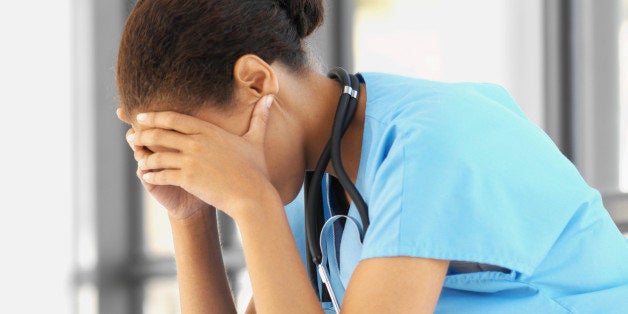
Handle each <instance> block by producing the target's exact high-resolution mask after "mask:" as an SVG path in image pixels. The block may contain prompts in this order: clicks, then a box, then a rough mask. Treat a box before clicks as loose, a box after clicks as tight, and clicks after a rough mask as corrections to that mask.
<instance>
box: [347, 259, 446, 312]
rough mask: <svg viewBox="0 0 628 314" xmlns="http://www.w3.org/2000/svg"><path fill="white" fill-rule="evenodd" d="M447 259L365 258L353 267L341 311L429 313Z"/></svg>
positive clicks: (437, 295)
mask: <svg viewBox="0 0 628 314" xmlns="http://www.w3.org/2000/svg"><path fill="white" fill-rule="evenodd" d="M448 266H449V261H445V260H435V259H426V258H417V257H403V256H398V257H385V258H374V259H367V260H364V261H362V262H360V263H359V264H358V266H357V267H356V269H355V271H354V273H353V276H352V277H351V281H350V282H349V287H348V288H347V291H346V293H345V298H344V302H343V306H342V312H343V313H433V312H434V308H435V307H436V302H437V301H438V297H439V295H440V292H441V290H442V286H443V282H444V280H445V275H446V273H447V267H448Z"/></svg>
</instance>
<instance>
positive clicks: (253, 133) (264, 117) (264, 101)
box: [244, 95, 275, 145]
mask: <svg viewBox="0 0 628 314" xmlns="http://www.w3.org/2000/svg"><path fill="white" fill-rule="evenodd" d="M274 99H275V96H273V95H266V96H264V97H262V98H260V100H258V101H257V103H256V104H255V108H253V116H252V117H251V124H250V125H249V130H248V131H247V132H246V134H244V137H245V138H246V139H248V140H249V141H251V142H254V143H256V144H259V145H261V144H263V143H264V137H265V135H266V124H267V122H268V115H269V113H270V106H271V105H272V104H273V100H274Z"/></svg>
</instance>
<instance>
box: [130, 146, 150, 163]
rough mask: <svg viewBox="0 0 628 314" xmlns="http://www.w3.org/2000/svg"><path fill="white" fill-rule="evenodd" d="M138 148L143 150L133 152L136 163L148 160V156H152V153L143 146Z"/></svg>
mask: <svg viewBox="0 0 628 314" xmlns="http://www.w3.org/2000/svg"><path fill="white" fill-rule="evenodd" d="M138 147H141V148H140V149H138V150H136V151H134V152H133V158H135V161H137V162H139V161H140V160H143V159H146V158H148V156H150V155H151V154H152V152H151V151H149V150H148V149H146V148H144V147H142V146H138Z"/></svg>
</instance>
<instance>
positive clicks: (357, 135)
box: [279, 71, 366, 183]
mask: <svg viewBox="0 0 628 314" xmlns="http://www.w3.org/2000/svg"><path fill="white" fill-rule="evenodd" d="M285 82H286V80H283V82H282V84H284V83H285ZM287 82H288V84H290V86H286V87H287V88H282V90H283V91H285V92H286V95H282V93H281V91H280V93H279V94H280V97H283V98H284V99H285V101H286V102H290V103H292V104H294V106H293V107H294V108H296V109H297V110H294V116H295V117H296V119H297V120H298V123H299V128H300V129H301V130H303V132H304V134H303V142H302V145H303V146H302V149H303V151H304V157H305V161H304V162H305V168H306V170H313V169H314V168H315V166H316V162H317V161H318V158H319V157H320V154H321V153H322V151H323V149H324V148H325V145H326V144H327V141H328V140H329V138H330V136H331V127H332V123H333V120H334V115H335V113H336V108H337V106H338V99H339V98H340V95H341V86H340V84H339V83H338V82H336V81H335V80H332V79H329V78H327V77H326V76H324V75H322V74H320V73H316V72H314V71H312V72H310V73H308V74H306V75H304V76H303V78H302V79H298V80H287ZM294 91H298V92H296V93H295V92H294ZM288 93H290V94H289V95H288ZM364 93H365V91H364V87H363V86H361V87H360V99H359V103H358V109H357V111H356V113H355V115H354V117H353V119H352V122H351V125H350V126H349V128H348V129H347V132H346V133H345V135H344V136H343V138H342V142H341V151H342V162H343V165H344V168H345V170H346V171H347V174H348V175H349V178H351V180H352V181H353V182H354V183H355V181H356V179H357V174H358V167H359V163H360V152H361V148H362V133H363V128H364V109H365V106H364V104H365V100H366V97H365V95H364ZM326 171H327V172H328V173H330V174H332V175H334V172H333V169H332V167H331V163H330V164H329V166H328V167H327V170H326Z"/></svg>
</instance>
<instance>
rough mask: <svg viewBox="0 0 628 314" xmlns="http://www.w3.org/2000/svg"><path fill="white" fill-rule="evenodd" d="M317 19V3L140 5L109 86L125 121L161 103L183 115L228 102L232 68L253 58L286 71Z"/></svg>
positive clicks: (165, 1) (229, 0)
mask: <svg viewBox="0 0 628 314" xmlns="http://www.w3.org/2000/svg"><path fill="white" fill-rule="evenodd" d="M322 20H323V0H140V1H138V3H137V4H136V6H135V8H134V9H133V11H132V12H131V14H130V16H129V18H128V20H127V22H126V25H125V27H124V31H123V33H122V39H121V42H120V49H119V52H118V64H117V83H118V93H119V96H120V102H121V106H122V107H123V108H124V109H125V110H126V112H127V114H130V113H131V112H133V111H134V110H146V109H148V106H153V105H155V104H164V105H166V106H167V108H169V109H171V110H178V111H181V112H187V113H191V112H194V111H195V110H196V109H198V108H200V107H202V106H203V105H205V104H207V102H208V101H212V102H213V103H214V104H216V105H218V106H221V107H223V108H224V107H226V106H227V105H228V104H229V102H230V100H232V97H233V67H234V65H235V62H236V61H237V60H238V58H239V57H241V56H243V55H245V54H254V55H257V56H259V57H260V58H262V59H263V60H264V61H265V62H267V63H269V64H271V63H272V62H274V61H280V62H282V63H283V64H285V65H286V66H288V67H289V68H290V69H292V70H294V71H297V72H298V71H300V70H302V69H303V68H304V67H305V66H306V65H307V57H306V54H305V52H304V50H303V44H302V40H303V38H305V37H307V36H308V35H309V34H311V33H312V32H313V31H314V29H316V27H318V26H319V25H320V24H321V23H322Z"/></svg>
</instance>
